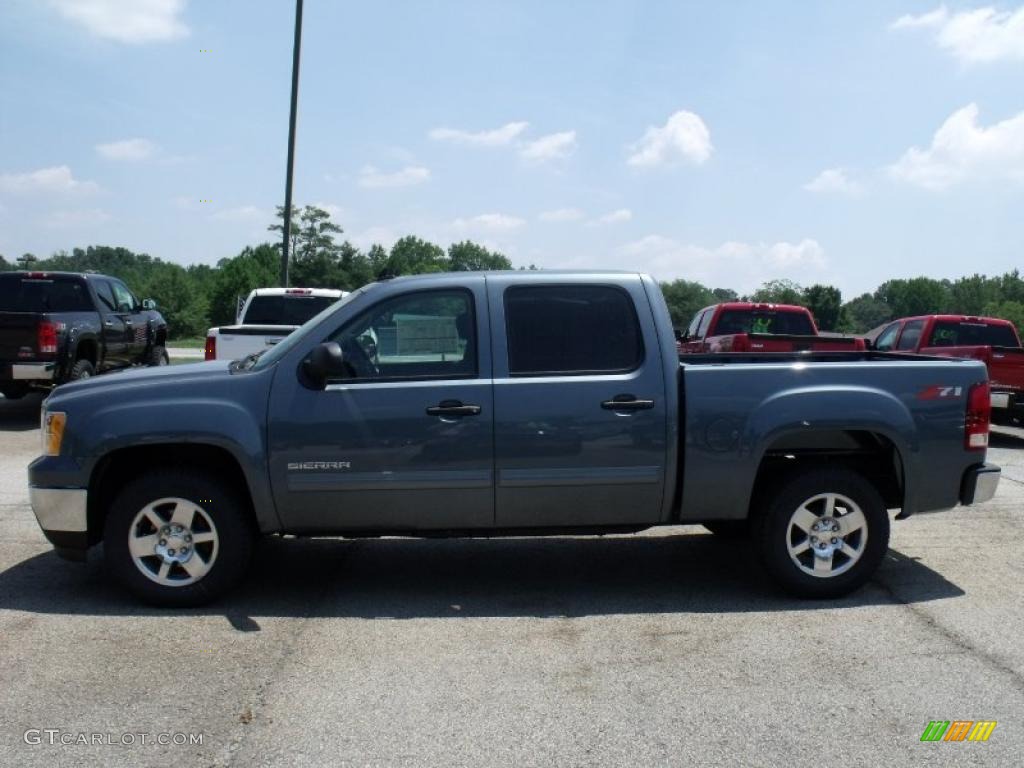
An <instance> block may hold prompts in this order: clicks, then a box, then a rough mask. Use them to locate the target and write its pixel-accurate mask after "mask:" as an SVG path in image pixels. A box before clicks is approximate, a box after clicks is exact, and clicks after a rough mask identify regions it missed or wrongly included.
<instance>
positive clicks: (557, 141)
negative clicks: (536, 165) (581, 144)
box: [519, 131, 576, 161]
mask: <svg viewBox="0 0 1024 768" xmlns="http://www.w3.org/2000/svg"><path fill="white" fill-rule="evenodd" d="M575 150H576V131H562V132H561V133H551V134H548V135H547V136H541V137H540V138H539V139H536V140H534V141H530V142H527V143H526V145H525V146H524V147H523V148H522V149H521V150H520V151H519V154H520V156H521V157H523V158H525V159H527V160H539V161H544V160H561V159H563V158H566V157H568V156H569V155H571V154H572V153H573V152H574V151H575Z"/></svg>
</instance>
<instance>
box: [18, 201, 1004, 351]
mask: <svg viewBox="0 0 1024 768" xmlns="http://www.w3.org/2000/svg"><path fill="white" fill-rule="evenodd" d="M291 214H292V223H291V241H290V243H289V250H290V251H291V258H290V267H289V270H290V283H291V284H292V285H297V286H306V287H317V288H340V289H342V290H346V291H351V290H354V289H356V288H358V287H360V286H362V285H365V284H366V283H369V282H372V281H374V280H376V279H378V278H379V277H381V276H383V275H394V276H397V275H409V274H421V273H425V272H448V271H465V270H484V269H512V263H511V261H510V260H509V259H508V258H507V257H506V256H505V255H503V254H501V253H498V252H496V251H493V250H490V249H488V248H485V247H484V246H482V245H480V244H478V243H474V242H472V241H470V240H464V241H462V242H458V243H452V244H451V245H449V246H448V248H447V249H445V248H442V247H441V246H439V245H436V244H434V243H431V242H428V241H426V240H423V239H421V238H418V237H415V236H412V235H409V236H406V237H403V238H401V239H400V240H398V241H396V242H395V244H394V245H392V246H391V248H390V249H388V248H384V247H383V246H381V245H372V246H370V247H369V248H368V249H366V250H362V249H360V248H357V247H356V246H355V245H353V244H352V243H351V242H349V241H348V240H341V239H340V236H341V235H343V234H344V231H343V230H342V228H341V227H340V226H338V225H337V224H336V223H335V222H333V221H332V220H331V216H330V214H329V213H328V212H327V211H325V210H323V209H322V208H318V207H316V206H312V205H307V206H305V207H303V208H301V209H299V208H298V207H293V209H292V212H291ZM277 218H278V219H279V221H278V222H277V223H272V224H270V226H269V227H268V230H270V231H273V232H277V233H281V232H282V230H283V228H284V227H283V222H284V207H283V206H278V210H277ZM280 264H281V250H280V245H279V244H272V243H262V244H260V245H254V246H246V247H245V248H243V249H242V251H241V252H239V253H238V254H237V255H235V256H231V257H226V258H223V259H221V260H220V261H218V262H217V264H216V266H209V265H206V264H193V265H190V266H182V265H180V264H175V263H172V262H168V261H163V260H162V259H160V258H156V257H153V256H150V255H149V254H145V253H133V252H132V251H130V250H128V249H127V248H117V247H111V246H104V245H90V246H88V247H86V248H74V249H72V250H71V251H70V252H68V251H58V252H57V253H54V254H53V255H52V256H49V257H46V258H38V257H36V256H35V255H33V254H30V253H27V254H24V255H23V256H21V257H19V258H18V259H16V260H14V262H9V261H7V260H6V259H5V258H4V257H3V256H0V270H11V269H39V270H53V271H56V270H66V271H70V272H85V271H88V270H92V271H95V272H100V273H103V274H108V275H113V276H115V277H119V278H121V279H122V280H124V281H125V283H127V284H128V285H129V286H130V287H131V288H132V290H133V291H135V292H136V293H137V294H138V295H139V296H140V297H145V298H152V299H154V300H155V301H156V302H157V305H158V306H159V308H160V311H161V312H162V313H163V315H164V317H165V318H166V319H167V323H168V326H169V333H170V336H171V338H172V339H174V338H189V337H198V336H202V335H204V334H205V333H206V330H207V328H209V327H211V326H217V325H229V324H231V323H233V322H234V321H235V312H236V309H237V302H238V298H239V297H240V296H241V297H244V296H245V295H247V294H248V293H249V291H251V290H252V289H253V288H263V287H268V286H274V285H277V284H278V282H279V274H280ZM520 268H522V267H520ZM529 268H530V269H534V268H535V267H533V265H530V267H529ZM661 285H662V290H663V291H664V293H665V300H666V302H667V303H668V306H669V311H670V312H671V314H672V321H673V323H674V324H675V325H676V327H678V328H682V329H685V328H686V327H687V326H688V325H689V323H690V320H691V319H692V318H693V316H694V314H696V312H697V311H698V310H700V309H702V308H704V307H706V306H708V305H710V304H715V303H717V302H721V301H735V300H750V301H764V302H773V303H777V304H800V305H802V306H805V307H807V308H808V309H810V310H811V312H812V313H813V314H814V317H815V320H816V321H817V323H818V327H819V328H820V329H821V330H826V331H837V332H842V333H864V332H866V331H869V330H871V329H872V328H875V327H876V326H879V325H881V324H883V323H885V322H886V321H888V320H891V319H893V318H897V317H906V316H908V315H923V314H933V313H947V312H948V313H951V314H964V315H990V316H994V317H1003V318H1006V319H1007V320H1011V321H1012V322H1013V323H1014V324H1015V325H1016V326H1017V327H1018V329H1020V328H1022V327H1024V278H1022V277H1021V275H1020V273H1019V272H1018V271H1017V270H1014V271H1012V272H1008V273H1006V274H1004V275H1001V276H998V277H987V276H985V275H978V274H975V275H971V276H970V277H961V278H958V279H956V280H935V279H933V278H929V277H915V278H911V279H907V280H902V279H901V280H888V281H886V282H884V283H882V284H881V285H880V286H879V287H878V288H877V289H876V290H875V291H874V292H873V293H864V294H861V295H860V296H857V297H855V298H853V299H851V300H849V301H846V302H844V301H843V297H842V294H841V293H840V291H839V289H838V288H836V287H835V286H831V285H821V284H815V285H811V286H807V287H804V286H801V285H799V284H797V283H795V282H792V281H790V280H771V281H768V282H766V283H765V284H764V285H762V286H761V287H760V288H758V289H757V290H756V291H754V292H753V293H751V294H748V295H741V294H738V293H737V292H736V291H734V290H732V289H730V288H709V287H707V286H705V285H703V284H701V283H698V282H693V281H689V280H674V281H671V282H664V283H662V284H661Z"/></svg>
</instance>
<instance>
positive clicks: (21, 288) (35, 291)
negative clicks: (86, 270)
mask: <svg viewBox="0 0 1024 768" xmlns="http://www.w3.org/2000/svg"><path fill="white" fill-rule="evenodd" d="M93 309H94V308H93V305H92V298H91V297H90V296H89V289H88V287H87V286H86V284H85V280H83V279H82V278H81V277H75V276H74V275H45V274H41V275H40V276H38V277H37V276H34V275H24V274H18V273H14V274H10V273H9V274H6V275H0V312H92V311H93Z"/></svg>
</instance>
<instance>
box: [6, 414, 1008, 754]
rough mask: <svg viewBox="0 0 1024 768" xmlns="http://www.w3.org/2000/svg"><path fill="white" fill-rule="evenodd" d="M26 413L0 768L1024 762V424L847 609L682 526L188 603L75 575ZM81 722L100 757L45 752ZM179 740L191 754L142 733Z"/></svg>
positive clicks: (926, 519) (12, 521) (10, 546)
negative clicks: (42, 486) (52, 524)
mask: <svg viewBox="0 0 1024 768" xmlns="http://www.w3.org/2000/svg"><path fill="white" fill-rule="evenodd" d="M38 408H39V398H38V397H30V398H26V399H25V400H22V401H18V402H8V401H3V400H2V399H0V445H2V451H0V530H2V536H0V681H2V688H0V723H2V728H0V763H2V764H3V765H18V766H34V765H39V766H54V765H68V766H72V765H82V764H87V763H88V764H102V765H110V766H115V765H172V764H187V765H211V766H213V765H216V766H220V765H236V766H248V765H262V764H271V763H273V764H279V765H310V764H332V765H339V766H340V765H346V766H390V765H403V766H404V765H409V766H421V765H422V766H436V765H467V766H480V765H492V764H493V765H516V766H524V765H526V766H529V765H537V766H541V765H627V764H628V765H640V764H657V765H665V764H673V765H699V764H709V765H741V764H742V765H786V764H789V765H816V766H820V765H837V764H842V765H849V766H855V765H872V766H874V765H937V764H953V763H955V764H957V765H1013V764H1019V762H1020V755H1021V754H1024V644H1022V643H1021V641H1020V639H1021V637H1024V611H1022V608H1021V606H1022V605H1024V579H1022V555H1024V431H1020V430H1017V431H1007V432H1004V433H1002V434H999V435H996V436H994V437H993V446H994V447H993V449H992V450H991V451H990V454H989V455H990V460H992V461H994V462H996V463H998V464H1000V465H1002V467H1003V481H1002V484H1001V486H1000V489H999V494H998V496H997V497H996V499H995V500H994V501H993V502H991V503H989V504H987V505H984V506H981V507H977V508H973V509H972V508H961V509H957V510H954V511H952V512H946V513H941V514H936V515H927V516H919V517H915V518H912V519H910V520H907V521H903V522H899V523H897V524H896V525H895V527H894V534H893V540H892V549H891V551H890V553H889V556H888V557H887V560H886V562H885V564H884V566H883V568H882V570H881V572H880V574H879V576H878V578H877V579H876V580H875V581H874V582H873V583H872V584H871V585H870V586H869V587H868V588H866V589H864V590H862V591H860V592H859V593H857V594H856V595H854V596H852V597H849V598H847V599H844V600H841V601H838V602H831V603H807V602H797V601H793V600H789V599H787V598H785V597H782V596H780V595H779V594H778V593H777V592H775V591H774V590H773V589H772V588H771V587H770V586H768V585H767V584H766V581H765V579H764V578H763V577H762V575H761V573H760V571H759V570H758V568H757V567H756V566H754V565H753V564H752V563H751V562H750V557H749V552H748V550H747V549H746V548H745V547H743V546H737V545H735V544H730V543H728V542H723V541H721V540H717V539H716V538H715V537H713V536H710V535H707V534H705V533H703V529H701V528H698V527H681V528H674V529H667V530H661V531H658V532H657V533H653V534H645V535H640V536H632V537H606V538H570V537H556V538H550V539H543V540H493V541H486V540H468V541H461V540H460V541H409V540H403V539H385V540H378V541H336V540H292V539H272V540H268V541H266V542H264V543H263V544H262V545H261V548H260V550H259V552H258V557H257V560H256V562H255V565H254V568H253V571H252V573H251V575H250V577H249V579H248V581H247V582H246V584H245V585H244V587H243V589H241V590H240V591H239V592H237V593H235V594H234V595H233V596H232V597H231V598H230V599H228V600H227V601H225V602H224V603H222V604H220V605H218V606H216V607H211V608H209V609H204V610H199V611H184V612H182V611H162V610H152V609H147V608H143V607H140V606H139V605H137V604H136V603H134V602H133V601H132V600H131V599H129V598H128V597H127V596H125V595H124V594H122V593H121V592H120V591H119V590H117V589H116V588H115V587H114V586H112V585H111V584H110V583H108V581H107V579H106V578H105V577H104V573H103V568H102V564H101V563H100V561H99V558H98V557H97V556H96V555H97V554H98V553H96V552H93V553H92V555H93V556H92V558H91V560H90V562H89V563H87V564H85V565H79V564H74V563H67V562H64V561H62V560H60V559H58V558H57V557H56V556H55V555H54V554H53V552H52V551H51V548H50V546H49V544H48V543H47V542H46V540H45V539H44V538H43V536H42V534H41V533H40V531H39V529H38V527H37V525H36V523H35V519H34V518H33V516H32V512H31V509H30V508H29V505H28V496H27V489H26V480H25V467H26V465H27V464H28V462H29V461H30V460H31V458H32V457H34V456H35V455H36V453H37V450H38V445H39V433H38ZM957 719H962V720H981V719H985V720H996V721H998V726H997V727H996V729H995V731H994V732H993V733H992V736H991V738H990V740H989V741H988V742H987V743H967V742H964V743H942V742H940V743H921V742H920V740H919V739H920V736H921V733H922V731H923V729H924V727H925V725H926V724H927V723H928V721H930V720H957ZM30 729H34V730H30ZM47 729H50V730H53V729H59V731H60V733H57V734H48V733H47V732H46V731H47ZM26 731H29V735H28V737H26ZM79 734H85V739H86V740H87V741H90V742H91V741H93V740H97V741H101V742H103V743H90V744H82V743H71V744H63V745H62V744H61V743H60V741H61V739H63V740H65V741H69V740H70V741H75V742H79V741H80V740H81V739H82V737H81V736H79ZM94 734H96V735H97V736H94ZM125 734H130V735H132V736H131V739H132V740H134V742H135V743H134V744H123V743H121V742H122V741H125V740H128V738H127V737H126V736H125ZM143 734H145V736H143ZM172 734H186V735H188V734H193V735H198V736H201V739H202V743H201V744H185V745H176V744H173V743H171V744H167V745H158V744H152V743H146V744H143V743H141V742H142V740H143V738H145V739H146V741H147V742H151V741H155V740H156V739H157V738H159V737H160V736H161V735H172ZM37 736H38V738H37ZM173 738H177V737H165V738H164V740H169V739H173ZM51 740H54V741H55V742H56V743H53V744H51V743H50V741H51ZM179 740H180V739H179ZM34 741H38V742H40V743H27V742H34ZM107 742H115V743H107ZM1015 756H1016V757H1015Z"/></svg>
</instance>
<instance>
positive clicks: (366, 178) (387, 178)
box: [359, 165, 430, 189]
mask: <svg viewBox="0 0 1024 768" xmlns="http://www.w3.org/2000/svg"><path fill="white" fill-rule="evenodd" d="M429 180H430V169H429V168H424V167H423V166H419V165H407V166H406V167H405V168H402V169H401V170H398V171H395V172H394V173H384V172H383V171H379V170H377V169H376V168H374V167H373V166H372V165H367V166H364V167H363V168H362V170H360V171H359V186H360V187H366V188H367V189H383V188H387V187H411V186H414V185H416V184H422V183H423V182H425V181H429Z"/></svg>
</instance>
